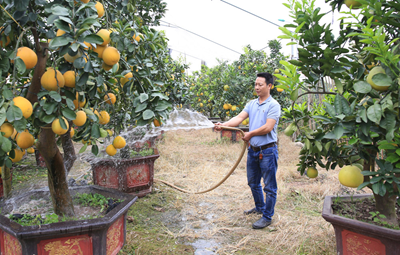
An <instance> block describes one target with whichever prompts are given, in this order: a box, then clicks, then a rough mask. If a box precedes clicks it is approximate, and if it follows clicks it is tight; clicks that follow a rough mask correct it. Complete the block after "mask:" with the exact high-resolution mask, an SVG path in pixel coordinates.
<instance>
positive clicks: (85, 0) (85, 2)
mask: <svg viewBox="0 0 400 255" xmlns="http://www.w3.org/2000/svg"><path fill="white" fill-rule="evenodd" d="M89 1H90V0H81V2H82V3H84V4H87V3H89Z"/></svg>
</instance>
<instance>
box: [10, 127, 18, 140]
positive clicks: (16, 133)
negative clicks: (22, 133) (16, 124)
mask: <svg viewBox="0 0 400 255" xmlns="http://www.w3.org/2000/svg"><path fill="white" fill-rule="evenodd" d="M17 135H18V132H17V130H16V129H15V128H14V131H13V133H12V135H11V139H13V140H15V138H16V137H17Z"/></svg>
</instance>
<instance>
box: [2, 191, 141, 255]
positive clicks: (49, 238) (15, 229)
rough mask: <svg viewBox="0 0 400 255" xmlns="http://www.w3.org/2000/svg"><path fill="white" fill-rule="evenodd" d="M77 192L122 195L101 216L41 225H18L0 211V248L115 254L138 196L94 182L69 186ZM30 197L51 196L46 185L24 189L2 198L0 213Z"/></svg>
mask: <svg viewBox="0 0 400 255" xmlns="http://www.w3.org/2000/svg"><path fill="white" fill-rule="evenodd" d="M70 193H71V196H74V194H76V193H98V194H101V195H103V196H105V197H110V198H113V199H121V200H123V202H122V203H120V204H119V205H117V206H116V207H115V208H114V209H112V210H111V211H110V212H109V213H107V214H106V215H105V216H104V217H103V218H98V219H89V220H77V221H67V222H59V223H52V224H46V225H40V226H21V225H20V224H18V223H16V222H14V221H12V220H10V219H8V218H7V217H5V216H3V215H0V251H1V254H7V255H32V254H35V255H50V254H82V255H86V254H89V255H90V254H93V255H111V254H112V255H115V254H118V252H119V251H120V250H121V249H122V247H123V246H124V244H125V237H126V215H127V212H128V209H129V207H131V206H132V205H133V203H134V202H135V201H136V200H137V197H134V196H131V195H129V194H125V193H122V192H119V191H116V190H112V189H105V188H102V187H96V186H79V187H71V188H70ZM32 197H35V198H36V197H37V198H48V199H50V195H49V191H48V189H41V190H34V191H30V192H26V193H24V194H22V195H20V196H18V197H16V198H13V199H12V201H10V200H6V201H2V202H1V204H0V206H1V208H2V213H3V214H7V213H9V212H10V211H12V209H13V206H14V205H15V204H17V205H18V204H24V203H27V202H29V201H30V200H31V199H32Z"/></svg>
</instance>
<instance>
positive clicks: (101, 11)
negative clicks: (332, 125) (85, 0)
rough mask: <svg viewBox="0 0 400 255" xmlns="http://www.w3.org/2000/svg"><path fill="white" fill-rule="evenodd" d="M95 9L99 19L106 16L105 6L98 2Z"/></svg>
mask: <svg viewBox="0 0 400 255" xmlns="http://www.w3.org/2000/svg"><path fill="white" fill-rule="evenodd" d="M94 7H95V8H96V10H97V16H98V17H99V18H101V17H103V15H104V6H103V5H102V4H101V3H100V2H96V5H95V6H94Z"/></svg>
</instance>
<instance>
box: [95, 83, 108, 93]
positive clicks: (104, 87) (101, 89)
mask: <svg viewBox="0 0 400 255" xmlns="http://www.w3.org/2000/svg"><path fill="white" fill-rule="evenodd" d="M106 91H107V85H106V84H105V83H103V87H98V88H97V92H99V93H101V92H106Z"/></svg>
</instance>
